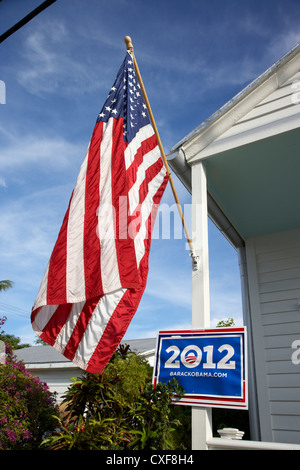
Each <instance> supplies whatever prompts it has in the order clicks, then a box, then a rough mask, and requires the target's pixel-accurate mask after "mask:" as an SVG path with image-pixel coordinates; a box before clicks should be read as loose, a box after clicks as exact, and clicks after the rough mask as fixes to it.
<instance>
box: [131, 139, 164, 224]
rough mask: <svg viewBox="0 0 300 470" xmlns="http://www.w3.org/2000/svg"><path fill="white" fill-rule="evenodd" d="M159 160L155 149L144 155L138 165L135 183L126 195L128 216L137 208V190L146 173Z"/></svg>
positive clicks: (158, 154)
mask: <svg viewBox="0 0 300 470" xmlns="http://www.w3.org/2000/svg"><path fill="white" fill-rule="evenodd" d="M159 158H160V151H159V148H158V147H155V148H154V149H153V150H151V151H150V152H148V153H146V154H145V155H144V157H143V161H142V163H141V164H140V166H139V168H138V170H137V173H136V181H135V183H134V185H133V186H132V187H131V188H130V190H129V193H128V199H129V215H133V214H134V212H135V211H136V210H137V209H138V207H139V189H140V186H141V185H142V184H143V182H144V180H145V178H146V171H147V170H148V168H150V166H151V165H153V163H155V162H156V161H157V160H158V159H159Z"/></svg>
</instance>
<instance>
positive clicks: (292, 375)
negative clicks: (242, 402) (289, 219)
mask: <svg viewBox="0 0 300 470" xmlns="http://www.w3.org/2000/svg"><path fill="white" fill-rule="evenodd" d="M247 245H248V246H247V258H248V266H249V287H250V291H251V299H252V300H251V302H252V303H251V314H252V317H253V335H254V349H255V351H254V352H255V354H257V357H259V356H260V355H261V354H263V357H265V360H266V361H265V364H262V363H261V361H260V363H259V364H258V363H257V364H256V367H258V369H259V374H258V401H259V402H260V403H261V404H262V406H261V408H260V414H261V420H264V418H265V424H264V427H263V433H264V436H265V437H264V436H263V440H264V439H265V438H266V440H270V439H271V440H273V441H277V442H286V443H294V444H295V443H296V444H300V364H299V365H296V364H293V362H292V354H293V351H294V349H292V343H293V341H295V340H300V230H293V231H291V232H284V233H277V234H273V235H268V236H264V237H258V238H255V239H251V240H249V241H248V242H247ZM260 357H261V356H260ZM268 427H269V429H268Z"/></svg>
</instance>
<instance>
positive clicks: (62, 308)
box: [40, 304, 73, 346]
mask: <svg viewBox="0 0 300 470" xmlns="http://www.w3.org/2000/svg"><path fill="white" fill-rule="evenodd" d="M72 306H73V304H62V305H59V306H58V307H57V308H56V310H55V313H54V314H53V315H52V316H51V318H50V320H49V321H48V323H47V325H46V326H45V327H44V328H43V334H42V335H41V338H42V340H43V341H46V342H47V343H49V344H51V346H53V344H54V343H55V340H56V338H57V336H58V334H59V333H60V331H61V329H62V328H63V327H64V324H65V322H66V320H67V318H68V316H69V314H70V312H71V309H72ZM42 310H43V309H41V311H40V312H42ZM43 313H44V312H43Z"/></svg>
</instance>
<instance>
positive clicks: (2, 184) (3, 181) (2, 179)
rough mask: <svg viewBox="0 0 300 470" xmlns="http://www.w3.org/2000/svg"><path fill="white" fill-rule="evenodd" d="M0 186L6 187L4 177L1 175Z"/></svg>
mask: <svg viewBox="0 0 300 470" xmlns="http://www.w3.org/2000/svg"><path fill="white" fill-rule="evenodd" d="M0 187H1V188H7V184H6V181H5V178H3V176H0Z"/></svg>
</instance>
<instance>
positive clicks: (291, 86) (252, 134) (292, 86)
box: [201, 70, 300, 158]
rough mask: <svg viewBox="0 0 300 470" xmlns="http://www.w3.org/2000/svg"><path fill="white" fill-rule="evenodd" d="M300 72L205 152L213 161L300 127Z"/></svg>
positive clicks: (239, 119) (210, 144)
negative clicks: (216, 157) (229, 152)
mask: <svg viewBox="0 0 300 470" xmlns="http://www.w3.org/2000/svg"><path fill="white" fill-rule="evenodd" d="M299 96H300V70H298V71H297V72H296V73H295V74H294V75H293V76H292V77H291V78H289V79H288V80H287V81H285V82H283V83H280V84H278V88H276V89H275V90H273V91H272V92H270V93H269V94H268V95H267V96H266V97H264V98H263V99H262V100H260V101H259V102H258V103H257V104H256V105H255V106H254V107H253V108H252V109H251V110H250V111H248V112H246V113H245V114H243V115H242V116H240V115H239V113H237V114H236V120H235V122H234V123H233V124H232V125H231V126H230V127H229V128H228V129H227V130H225V131H224V132H223V133H221V134H220V135H219V136H218V137H217V138H215V139H214V140H213V142H211V143H209V144H208V145H207V146H206V148H204V149H203V150H202V151H201V157H202V158H205V157H209V156H211V155H214V154H216V153H220V152H222V151H226V150H229V149H232V148H235V147H239V146H241V145H246V144H249V143H251V142H255V141H257V140H260V139H265V138H267V137H271V136H274V135H276V134H278V133H281V132H286V131H290V130H292V129H296V128H298V127H300V103H299Z"/></svg>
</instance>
